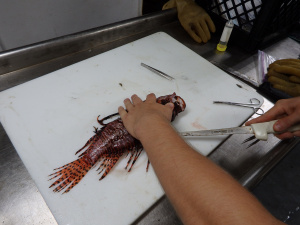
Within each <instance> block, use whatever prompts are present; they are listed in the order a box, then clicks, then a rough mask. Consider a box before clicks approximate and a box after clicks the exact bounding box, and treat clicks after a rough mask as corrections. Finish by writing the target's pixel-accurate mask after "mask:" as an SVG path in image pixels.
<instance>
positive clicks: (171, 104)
mask: <svg viewBox="0 0 300 225" xmlns="http://www.w3.org/2000/svg"><path fill="white" fill-rule="evenodd" d="M165 106H167V107H168V108H169V109H171V110H173V109H174V104H173V103H172V102H169V103H167V104H166V105H165Z"/></svg>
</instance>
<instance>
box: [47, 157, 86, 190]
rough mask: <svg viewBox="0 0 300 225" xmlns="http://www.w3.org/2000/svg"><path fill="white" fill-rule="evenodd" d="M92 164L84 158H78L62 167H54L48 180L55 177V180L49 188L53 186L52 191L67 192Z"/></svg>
mask: <svg viewBox="0 0 300 225" xmlns="http://www.w3.org/2000/svg"><path fill="white" fill-rule="evenodd" d="M91 167H92V165H91V164H90V163H89V162H87V160H85V158H79V159H77V160H75V161H73V162H70V163H68V164H66V165H64V166H62V167H59V168H56V169H54V170H57V171H56V172H54V173H52V174H50V175H49V177H51V178H50V179H49V180H52V179H55V178H57V180H56V181H55V182H54V183H53V184H51V186H50V187H49V188H52V187H55V188H54V189H53V191H54V192H60V191H63V190H64V192H63V194H64V193H67V192H69V191H70V190H71V189H72V188H73V187H74V186H75V185H76V184H78V183H79V181H80V180H81V179H82V178H83V177H84V176H85V174H86V173H87V172H88V171H89V170H90V169H91Z"/></svg>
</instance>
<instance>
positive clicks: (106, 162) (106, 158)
mask: <svg viewBox="0 0 300 225" xmlns="http://www.w3.org/2000/svg"><path fill="white" fill-rule="evenodd" d="M122 155H123V152H117V153H115V154H108V153H107V154H104V155H103V156H102V157H101V158H102V160H101V161H100V166H99V168H98V169H97V171H99V170H100V172H99V173H98V174H102V176H101V177H100V179H99V180H102V179H103V178H104V177H106V175H107V174H108V173H109V171H110V170H111V169H112V168H113V167H114V165H116V163H117V162H118V160H119V158H120V157H121V156H122Z"/></svg>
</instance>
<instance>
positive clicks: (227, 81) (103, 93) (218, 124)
mask: <svg viewBox="0 0 300 225" xmlns="http://www.w3.org/2000/svg"><path fill="white" fill-rule="evenodd" d="M141 62H143V63H145V64H148V65H150V66H153V67H155V68H157V69H159V70H162V71H164V72H166V73H168V74H169V75H171V76H173V77H174V78H175V80H173V81H169V80H166V79H164V78H161V77H159V76H158V75H156V74H154V73H152V72H150V71H149V70H147V69H145V68H144V67H141V66H140V63H141ZM151 92H154V93H155V94H156V95H157V96H161V95H166V94H172V93H173V92H176V93H177V95H180V96H181V97H182V98H183V99H184V100H185V101H186V104H187V108H186V111H185V112H183V113H181V114H179V116H178V117H177V118H176V120H175V121H174V123H173V124H174V126H175V128H176V129H177V130H178V131H186V130H197V129H213V128H224V127H233V126H239V125H241V124H242V123H243V122H244V121H245V120H246V119H247V118H248V117H249V116H250V115H252V113H253V111H252V109H249V108H243V107H236V106H227V105H215V104H213V101H214V100H225V101H237V102H249V99H250V98H254V97H255V98H258V99H259V100H260V101H261V102H262V101H263V99H262V98H261V96H260V95H258V94H257V93H255V92H253V91H250V88H249V87H248V86H246V85H245V84H242V83H240V82H239V81H237V80H236V79H234V78H232V77H230V76H229V75H227V74H226V73H224V72H223V71H221V70H220V69H218V68H217V67H215V66H214V65H212V64H211V63H209V62H208V61H206V60H205V59H203V58H202V57H200V56H199V55H197V54H196V53H194V52H193V51H191V50H190V49H188V48H187V47H185V46H184V45H182V44H181V43H179V42H178V41H176V40H175V39H173V38H172V37H170V36H169V35H167V34H165V33H162V32H159V33H155V34H153V35H150V36H148V37H145V38H142V39H140V40H137V41H134V42H132V43H129V44H126V45H124V46H121V47H119V48H116V49H113V50H111V51H108V52H105V53H103V54H100V55H97V56H95V57H92V58H89V59H87V60H84V61H82V62H79V63H76V64H74V65H71V66H68V67H66V68H63V69H61V70H58V71H55V72H53V73H50V74H47V75H45V76H43V77H40V78H37V79H35V80H32V81H29V82H27V83H25V84H22V85H19V86H17V87H14V88H11V89H9V90H6V91H3V92H2V93H0V120H1V123H2V125H3V126H4V129H5V131H6V132H7V134H8V136H9V138H10V139H11V141H12V143H13V145H14V147H15V148H16V150H17V152H18V154H19V155H20V157H21V159H22V161H23V162H24V164H25V166H26V167H27V169H28V171H29V173H30V174H31V176H32V178H33V179H34V180H35V182H36V184H37V186H38V188H39V190H40V192H41V193H42V195H43V197H44V199H45V201H46V202H47V204H48V206H49V208H50V210H51V211H52V213H53V215H54V217H55V218H56V220H57V222H58V223H59V224H90V225H91V224H102V225H103V224H114V225H116V224H129V223H131V222H133V221H135V220H136V219H137V218H138V217H139V216H140V215H141V214H142V213H143V212H145V210H147V209H148V208H149V207H150V206H151V205H153V204H154V203H155V202H156V201H157V200H158V199H159V198H160V197H162V196H163V194H164V193H163V190H162V188H161V186H160V184H159V182H158V180H157V178H156V176H155V174H154V172H153V168H152V167H151V166H150V169H149V172H148V173H146V171H145V169H146V164H147V156H146V153H145V152H144V153H143V154H142V155H141V156H140V158H139V159H138V160H137V162H136V164H135V166H134V167H133V170H132V171H131V172H130V173H128V172H126V171H125V170H124V167H125V165H126V162H127V159H122V160H120V161H119V162H118V164H117V165H116V166H115V168H114V169H113V170H112V171H111V172H110V173H109V174H108V175H107V176H106V178H105V179H103V180H102V181H98V179H99V175H98V174H97V172H96V171H95V168H94V169H92V170H91V171H90V172H89V173H88V174H87V175H86V176H85V177H84V179H83V180H82V181H81V182H80V183H79V184H78V185H77V186H76V187H75V188H73V189H72V190H71V192H69V193H68V194H64V195H61V194H57V193H53V192H52V190H51V189H49V188H48V187H49V185H50V184H51V182H49V181H47V180H48V177H47V176H48V175H49V174H50V173H52V170H53V169H54V168H56V167H59V166H62V165H64V164H66V163H68V162H70V161H73V160H75V159H76V158H77V156H75V155H74V153H75V152H76V151H77V150H78V149H79V148H81V147H82V146H83V145H84V144H85V142H86V141H87V140H88V139H89V138H90V137H91V136H92V135H93V134H94V133H93V130H94V129H93V126H98V124H97V122H96V117H97V116H98V115H101V116H102V117H104V116H107V115H110V114H112V113H115V112H117V108H118V106H120V105H123V100H124V99H125V98H126V97H130V96H131V95H132V94H134V93H136V94H138V95H139V96H140V97H141V98H143V99H144V98H145V97H146V95H147V94H149V93H151ZM98 127H99V126H98ZM158 132H159V130H158ZM224 138H226V137H225V136H221V137H220V136H219V137H209V138H199V139H195V138H191V139H188V138H187V139H186V140H187V141H188V142H190V143H191V144H192V145H193V146H194V147H195V148H196V149H197V150H198V151H199V152H201V153H202V154H204V155H207V154H209V153H210V152H211V151H212V150H213V149H214V148H215V147H216V146H217V145H218V144H219V143H220V142H221V141H222V140H224Z"/></svg>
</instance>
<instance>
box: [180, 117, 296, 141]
mask: <svg viewBox="0 0 300 225" xmlns="http://www.w3.org/2000/svg"><path fill="white" fill-rule="evenodd" d="M276 122H277V120H272V121H270V122H264V123H254V124H251V125H250V126H242V127H231V128H222V129H213V130H198V131H186V132H179V134H180V135H181V136H216V135H229V134H254V135H255V137H256V138H257V139H259V140H264V141H266V140H267V139H268V134H276V133H278V132H276V131H274V129H273V125H274V124H275V123H276ZM298 130H300V124H296V125H294V126H292V127H290V128H289V129H288V130H287V131H290V132H294V131H298ZM281 133H283V132H281Z"/></svg>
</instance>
